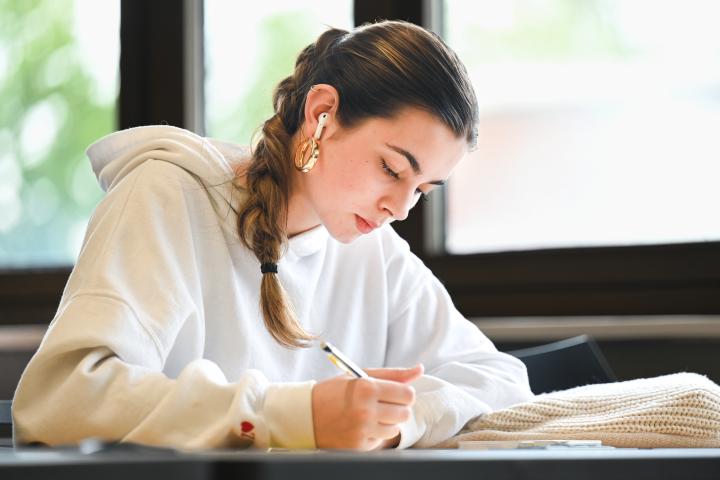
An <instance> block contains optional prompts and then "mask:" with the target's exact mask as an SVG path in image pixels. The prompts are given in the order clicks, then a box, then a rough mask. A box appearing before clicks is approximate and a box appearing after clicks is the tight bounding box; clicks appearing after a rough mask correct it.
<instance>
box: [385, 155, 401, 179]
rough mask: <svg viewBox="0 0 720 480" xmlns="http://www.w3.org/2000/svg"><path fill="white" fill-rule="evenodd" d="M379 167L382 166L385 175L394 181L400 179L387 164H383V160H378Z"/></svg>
mask: <svg viewBox="0 0 720 480" xmlns="http://www.w3.org/2000/svg"><path fill="white" fill-rule="evenodd" d="M380 165H382V168H383V170H385V173H387V174H388V175H390V176H391V177H393V178H394V179H395V180H397V179H398V178H400V175H398V174H397V172H395V171H393V170H392V169H391V168H390V167H388V164H387V163H385V160H384V159H380Z"/></svg>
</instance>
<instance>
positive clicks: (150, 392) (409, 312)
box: [13, 126, 532, 449]
mask: <svg viewBox="0 0 720 480" xmlns="http://www.w3.org/2000/svg"><path fill="white" fill-rule="evenodd" d="M87 153H88V156H89V157H90V160H91V163H92V167H93V170H94V171H95V174H96V175H97V177H98V180H99V182H100V185H101V186H102V188H103V189H105V190H106V191H107V195H106V196H105V198H104V199H103V200H102V201H101V202H100V204H99V205H98V207H97V208H96V210H95V212H94V213H93V215H92V217H91V219H90V222H89V224H88V228H87V232H86V235H85V239H84V243H83V247H82V250H81V252H80V255H79V258H78V260H77V263H76V265H75V267H74V269H73V271H72V273H71V275H70V278H69V280H68V283H67V286H66V287H65V290H64V292H63V295H62V299H61V301H60V305H59V308H58V311H57V314H56V315H55V318H54V319H53V320H52V322H51V323H50V326H49V328H48V331H47V333H46V335H45V337H44V339H43V341H42V343H41V345H40V347H39V349H38V351H37V353H36V354H35V355H34V357H33V358H32V360H31V361H30V363H29V364H28V366H27V368H26V370H25V372H24V373H23V375H22V378H21V379H20V383H19V385H18V388H17V391H16V393H15V398H14V401H13V418H14V430H15V431H14V438H15V443H16V444H22V443H29V442H43V443H45V444H49V445H58V444H65V443H75V442H78V441H80V440H81V439H83V438H85V437H91V436H92V437H99V438H102V439H105V440H120V441H127V442H138V443H144V444H151V445H163V446H171V447H178V448H188V449H199V448H226V447H240V446H250V445H254V446H256V447H263V448H264V447H271V446H272V447H289V448H314V447H315V440H314V432H313V421H312V409H311V392H312V388H313V385H314V383H315V381H316V380H321V379H325V378H328V377H332V376H336V375H338V374H339V373H340V372H339V371H338V370H337V369H336V367H335V366H334V365H332V364H331V363H330V362H329V361H328V360H327V358H325V356H324V354H323V353H322V352H321V351H320V350H319V349H317V348H311V349H297V350H290V349H286V348H283V347H281V346H280V345H279V344H278V343H276V342H275V340H274V339H273V338H272V337H271V336H270V334H269V333H268V332H267V331H266V329H265V326H264V323H263V320H262V314H261V312H260V307H259V288H260V280H261V272H260V268H259V263H258V260H257V259H256V258H255V256H254V255H253V254H252V252H250V251H249V250H248V249H246V248H245V247H244V246H242V245H241V244H240V241H239V239H238V235H237V232H236V230H235V220H236V216H235V214H234V212H233V211H232V210H231V209H230V207H229V203H231V204H232V205H233V206H235V207H236V206H237V204H238V203H237V200H238V199H237V195H239V194H240V193H238V190H237V189H233V188H232V187H231V184H230V180H231V179H232V176H233V172H232V168H231V164H234V163H235V162H237V161H241V160H242V159H243V158H244V157H246V156H247V152H246V151H245V150H243V149H242V148H241V147H237V146H233V145H231V144H227V143H223V142H219V141H215V140H208V139H204V138H202V137H199V136H197V135H195V134H193V133H191V132H188V131H186V130H182V129H179V128H175V127H168V126H151V127H139V128H133V129H130V130H124V131H120V132H117V133H114V134H111V135H108V136H107V137H104V138H102V139H101V140H99V141H98V142H97V143H95V144H93V145H92V146H91V147H90V148H89V149H88V152H87ZM233 195H234V196H235V197H234V198H233ZM278 268H279V276H280V280H281V282H282V284H283V286H284V287H285V289H286V290H287V291H288V293H289V295H290V298H291V300H292V303H293V306H294V308H295V311H296V312H297V315H298V318H299V319H300V321H301V323H302V325H303V327H304V328H305V329H306V330H308V331H309V332H311V333H314V334H319V335H321V336H322V338H323V339H325V340H327V341H330V342H331V343H333V344H335V345H336V346H337V347H338V348H339V349H340V350H342V351H343V352H344V353H346V354H347V355H348V356H349V357H350V358H352V359H353V360H355V361H356V362H357V363H358V364H359V365H360V366H362V367H364V368H369V367H386V366H388V367H410V366H413V365H415V364H417V363H418V362H422V363H423V364H424V366H425V371H426V375H424V376H423V377H421V378H420V379H418V380H416V381H415V382H413V383H412V385H413V387H414V388H415V389H416V393H417V395H416V403H415V406H414V408H413V418H412V419H411V420H409V421H408V422H406V423H404V424H403V425H402V428H401V442H400V445H399V447H400V448H405V447H408V446H411V445H414V446H418V447H427V446H432V445H434V444H436V443H438V442H440V441H442V440H445V439H447V438H449V437H450V436H452V435H454V434H455V433H457V432H458V431H459V430H460V429H461V428H462V427H463V425H464V424H465V423H466V422H467V421H468V420H469V419H471V418H472V417H475V416H477V415H479V414H482V413H485V412H489V411H491V410H494V409H498V408H503V407H507V406H509V405H511V404H514V403H518V402H522V401H526V400H528V399H529V398H530V397H531V395H532V394H531V392H530V389H529V386H528V381H527V374H526V371H525V368H524V366H523V364H522V363H521V362H520V361H518V360H516V359H515V358H513V357H511V356H508V355H506V354H503V353H500V352H498V351H497V350H496V349H495V348H494V346H493V345H492V343H491V342H490V341H489V340H488V339H487V338H486V337H485V336H484V335H483V334H482V333H481V332H480V331H479V330H478V329H477V328H476V327H475V326H474V325H472V324H471V323H470V322H469V321H467V320H466V319H465V318H463V317H462V316H461V315H460V313H459V312H458V311H457V310H456V309H455V308H454V306H453V304H452V302H451V300H450V298H449V297H448V294H447V292H446V291H445V289H444V287H443V286H442V284H441V283H440V282H439V281H438V280H437V279H436V278H435V277H434V276H433V275H432V273H431V272H430V271H429V270H428V269H427V268H426V267H425V266H424V265H423V263H422V262H421V261H420V260H419V259H418V258H417V257H416V256H415V255H413V254H412V253H411V252H410V250H409V248H408V245H407V243H406V242H405V241H403V240H402V239H401V238H400V237H399V236H398V235H397V234H396V233H395V232H394V230H393V229H392V228H391V227H390V226H389V225H386V226H384V227H381V228H379V229H378V230H376V231H374V232H373V233H371V234H368V235H364V236H362V237H361V238H359V239H357V240H356V241H354V242H353V243H351V244H347V245H345V244H342V243H340V242H337V241H335V240H334V239H332V238H331V237H330V236H329V234H328V232H327V230H325V229H324V228H323V227H322V226H320V227H317V228H315V229H312V230H310V231H308V232H306V233H304V234H301V235H298V236H295V237H293V238H292V239H290V241H289V245H288V250H287V252H286V253H285V255H284V256H283V257H282V259H281V260H280V262H279V263H278Z"/></svg>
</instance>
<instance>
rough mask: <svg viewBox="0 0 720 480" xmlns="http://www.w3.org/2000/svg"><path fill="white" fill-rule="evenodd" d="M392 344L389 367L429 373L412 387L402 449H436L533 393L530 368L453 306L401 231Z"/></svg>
mask: <svg viewBox="0 0 720 480" xmlns="http://www.w3.org/2000/svg"><path fill="white" fill-rule="evenodd" d="M392 237H394V238H393V239H392V242H391V243H392V247H391V248H392V249H393V255H392V260H391V262H390V264H389V268H388V275H389V279H388V281H389V285H391V286H394V288H393V287H391V292H392V294H391V297H390V299H391V305H394V306H393V307H392V311H391V312H390V326H389V344H388V347H387V354H386V364H387V365H388V366H404V367H410V366H413V365H415V364H417V363H422V364H423V365H424V366H425V372H426V374H425V375H423V376H422V377H421V378H419V379H418V380H416V381H415V382H413V383H412V386H413V387H414V388H415V391H416V402H415V405H414V407H413V417H412V418H411V419H410V420H409V421H407V422H405V423H404V424H403V425H402V426H401V440H400V444H399V445H398V448H407V447H410V446H414V447H421V448H423V447H432V446H433V445H436V444H437V443H439V442H441V441H443V440H446V439H448V438H450V437H451V436H453V435H455V434H456V433H458V432H459V431H460V430H461V429H462V427H463V426H464V425H465V424H466V423H467V422H468V421H469V420H470V419H472V418H473V417H475V416H477V415H480V414H483V413H487V412H490V411H493V410H497V409H501V408H505V407H508V406H510V405H513V404H515V403H520V402H525V401H527V400H529V399H531V398H532V396H533V394H532V392H531V390H530V386H529V383H528V378H527V371H526V369H525V365H524V364H523V363H522V362H521V361H520V360H518V359H516V358H514V357H512V356H511V355H508V354H505V353H501V352H499V351H497V349H496V348H495V346H494V345H493V344H492V342H491V341H490V340H489V339H488V338H487V337H486V336H485V335H484V334H483V333H482V332H481V331H480V330H479V329H478V328H477V327H476V326H475V325H473V324H472V323H471V322H470V321H468V320H467V319H465V318H464V317H463V316H462V315H461V314H460V312H458V311H457V309H456V308H455V306H454V305H453V303H452V301H451V299H450V297H449V295H448V293H447V291H446V290H445V287H444V286H443V285H442V284H441V283H440V281H439V280H438V279H437V278H436V277H435V276H434V275H433V274H432V272H430V270H429V269H428V268H427V267H425V265H424V264H423V263H422V262H421V261H420V260H419V259H418V258H417V257H416V256H415V255H413V254H412V253H411V252H410V250H409V247H408V245H407V243H406V242H405V241H404V240H402V239H401V238H399V237H398V236H397V234H395V233H394V232H393V234H392Z"/></svg>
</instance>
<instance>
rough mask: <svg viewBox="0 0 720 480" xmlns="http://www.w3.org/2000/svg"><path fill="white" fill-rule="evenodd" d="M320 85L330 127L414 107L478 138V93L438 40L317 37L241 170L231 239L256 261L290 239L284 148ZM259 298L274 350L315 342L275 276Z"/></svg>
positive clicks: (410, 34)
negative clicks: (328, 103)
mask: <svg viewBox="0 0 720 480" xmlns="http://www.w3.org/2000/svg"><path fill="white" fill-rule="evenodd" d="M318 83H325V84H329V85H332V86H333V87H334V88H335V89H336V90H337V92H338V95H339V98H340V102H339V105H338V110H337V114H336V117H335V120H336V121H337V122H338V124H339V125H341V126H342V127H344V128H351V127H353V126H354V125H356V124H358V123H359V122H360V121H362V120H365V119H367V118H369V117H383V118H391V117H392V116H393V115H394V114H396V113H397V112H398V111H399V110H400V109H402V108H404V107H410V106H412V107H417V108H421V109H423V110H425V111H427V112H429V113H431V114H432V115H435V116H436V117H437V118H439V119H440V120H441V121H442V122H443V123H444V124H445V125H447V126H448V127H449V128H450V129H451V130H452V131H453V132H454V133H455V134H456V135H457V136H458V137H461V136H464V137H465V138H466V139H467V141H468V143H470V144H471V145H474V143H475V140H476V133H475V132H476V127H475V126H476V123H477V117H478V112H477V100H476V97H475V92H474V91H473V88H472V85H471V83H470V80H469V78H468V75H467V71H466V70H465V67H464V66H463V64H462V62H460V60H459V59H458V57H457V55H456V54H455V53H454V52H453V51H452V50H451V49H450V48H449V47H447V46H446V45H445V43H443V41H442V40H441V39H440V37H438V36H437V35H435V34H434V33H432V32H429V31H427V30H425V29H423V28H421V27H418V26H416V25H413V24H411V23H407V22H401V21H383V22H379V23H375V24H368V25H363V26H361V27H358V28H356V29H354V30H352V31H351V32H348V31H345V30H339V29H330V30H328V31H326V32H324V33H323V34H322V35H320V37H319V38H318V39H317V40H316V41H315V43H313V44H310V45H309V46H307V47H305V49H303V51H302V52H301V53H300V55H299V56H298V58H297V61H296V63H295V71H294V72H293V74H292V75H290V76H289V77H287V78H285V79H283V80H282V81H281V82H280V83H279V84H278V85H277V87H276V88H275V91H274V94H273V106H274V109H275V114H274V115H273V116H272V117H270V118H269V119H268V120H266V121H265V122H264V123H263V125H262V131H261V135H260V137H259V140H258V141H257V143H256V145H255V148H254V150H253V153H252V161H251V163H250V165H249V167H248V169H247V171H246V173H245V175H246V179H245V188H246V190H247V194H248V195H247V197H246V200H245V202H244V204H243V205H241V206H240V209H239V210H240V214H239V216H238V232H239V235H240V239H241V240H242V242H243V243H244V244H245V245H246V246H247V247H248V248H249V249H250V250H252V251H253V253H254V254H255V256H256V257H257V259H258V260H259V261H260V263H261V264H262V263H277V262H278V260H279V259H280V256H281V249H282V248H283V247H284V245H285V244H286V242H287V234H286V231H285V226H286V224H287V211H288V201H289V198H290V191H291V184H290V182H291V179H292V170H291V169H292V168H294V167H293V163H292V152H290V151H289V148H290V145H291V140H292V136H293V135H294V134H295V133H296V132H297V130H298V129H299V128H300V126H301V125H302V123H303V115H304V107H305V98H306V96H307V93H308V90H309V89H310V88H311V87H312V86H313V85H315V84H318ZM260 296H261V298H260V305H261V308H262V312H263V318H264V320H265V326H266V327H267V329H268V331H269V332H270V334H271V335H272V336H273V337H274V338H275V340H277V341H278V342H279V343H280V344H282V345H284V346H286V347H289V348H295V347H305V346H308V342H309V341H311V340H313V339H315V337H314V336H313V335H311V334H310V333H308V332H306V331H305V330H304V329H303V328H302V326H301V325H300V324H299V322H298V320H297V318H296V316H295V313H294V311H293V309H292V306H291V303H290V301H289V298H288V296H287V293H286V292H285V290H284V289H283V287H282V285H281V284H280V281H279V279H278V277H277V275H276V274H264V275H263V276H262V284H261V287H260Z"/></svg>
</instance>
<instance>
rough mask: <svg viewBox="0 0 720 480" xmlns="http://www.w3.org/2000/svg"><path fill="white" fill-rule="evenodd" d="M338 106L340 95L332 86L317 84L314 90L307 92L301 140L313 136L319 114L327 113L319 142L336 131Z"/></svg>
mask: <svg viewBox="0 0 720 480" xmlns="http://www.w3.org/2000/svg"><path fill="white" fill-rule="evenodd" d="M339 104H340V95H338V92H337V90H336V89H335V87H333V86H332V85H327V84H325V83H318V84H315V85H314V88H312V89H310V90H308V94H307V98H306V99H305V112H304V119H303V120H304V121H303V125H302V127H300V128H301V129H302V136H303V138H309V137H311V136H313V135H314V134H315V129H316V128H317V126H318V117H320V114H321V113H325V112H327V114H328V115H329V116H328V119H327V121H326V122H325V128H323V132H322V136H321V137H320V139H321V140H323V139H326V138H328V137H331V136H332V135H333V134H334V133H335V132H336V131H337V129H338V123H337V117H336V114H337V110H338V106H339Z"/></svg>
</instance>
